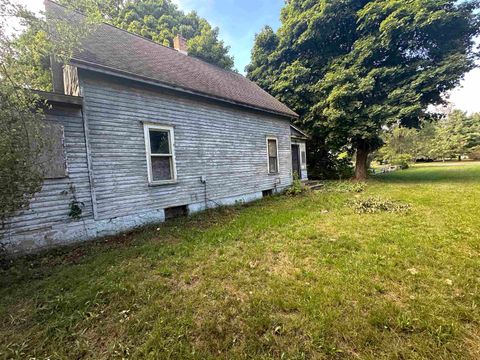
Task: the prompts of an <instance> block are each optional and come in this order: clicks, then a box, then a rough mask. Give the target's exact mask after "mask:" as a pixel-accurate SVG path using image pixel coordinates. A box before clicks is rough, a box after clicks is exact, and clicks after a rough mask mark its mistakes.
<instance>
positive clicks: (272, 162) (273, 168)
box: [267, 138, 278, 174]
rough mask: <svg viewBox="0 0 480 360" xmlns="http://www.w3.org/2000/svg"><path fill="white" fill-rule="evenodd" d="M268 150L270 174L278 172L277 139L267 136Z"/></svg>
mask: <svg viewBox="0 0 480 360" xmlns="http://www.w3.org/2000/svg"><path fill="white" fill-rule="evenodd" d="M267 148H268V149H267V152H268V172H269V173H270V174H276V173H278V149H277V139H275V138H267Z"/></svg>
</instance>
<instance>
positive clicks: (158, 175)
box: [152, 156, 172, 181]
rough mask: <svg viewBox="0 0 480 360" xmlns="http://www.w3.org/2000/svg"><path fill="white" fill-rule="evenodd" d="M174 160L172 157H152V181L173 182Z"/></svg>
mask: <svg viewBox="0 0 480 360" xmlns="http://www.w3.org/2000/svg"><path fill="white" fill-rule="evenodd" d="M171 161H172V158H171V157H170V156H152V180H153V181H160V180H172V167H171Z"/></svg>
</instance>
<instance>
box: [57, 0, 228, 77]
mask: <svg viewBox="0 0 480 360" xmlns="http://www.w3.org/2000/svg"><path fill="white" fill-rule="evenodd" d="M61 3H62V4H64V5H69V6H71V7H74V8H77V9H80V10H83V11H84V12H87V13H96V14H100V15H101V18H102V20H103V21H106V22H109V23H112V24H113V25H116V26H118V27H120V28H123V29H125V30H128V31H130V32H133V33H136V34H138V35H141V36H143V37H145V38H147V39H151V40H153V41H155V42H157V43H159V44H162V45H164V46H169V47H172V46H173V39H174V37H175V36H176V35H182V36H183V37H185V38H186V39H187V46H188V52H189V55H191V56H195V57H198V58H200V59H202V60H205V61H207V62H209V63H211V64H215V65H217V66H220V67H222V68H224V69H232V68H233V66H234V62H233V57H232V56H230V55H229V53H228V52H229V47H228V46H226V45H225V44H224V43H223V41H221V40H219V38H218V34H219V30H218V28H212V26H211V25H210V24H209V23H208V22H207V21H206V20H205V19H203V18H201V17H199V16H198V15H197V13H196V12H194V11H192V12H190V13H188V14H185V13H184V12H183V11H180V10H178V8H177V6H176V5H175V4H174V3H173V2H172V1H171V0H138V1H132V2H127V1H118V0H101V1H92V0H84V1H82V2H80V3H79V2H77V1H76V0H62V1H61Z"/></svg>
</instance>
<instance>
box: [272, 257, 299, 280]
mask: <svg viewBox="0 0 480 360" xmlns="http://www.w3.org/2000/svg"><path fill="white" fill-rule="evenodd" d="M263 267H265V268H266V270H267V272H268V273H269V274H270V275H276V276H280V277H282V278H286V279H294V278H295V276H296V274H298V273H299V271H300V269H298V268H296V267H295V266H294V264H293V262H292V261H291V260H290V258H289V256H288V255H287V254H286V253H283V252H281V253H272V252H270V253H269V254H268V255H267V259H266V261H265V262H264V264H263Z"/></svg>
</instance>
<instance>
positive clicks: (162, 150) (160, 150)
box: [150, 129, 170, 154]
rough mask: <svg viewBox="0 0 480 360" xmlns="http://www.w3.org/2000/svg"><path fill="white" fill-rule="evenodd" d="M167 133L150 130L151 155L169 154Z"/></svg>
mask: <svg viewBox="0 0 480 360" xmlns="http://www.w3.org/2000/svg"><path fill="white" fill-rule="evenodd" d="M168 134H169V132H168V131H162V130H154V129H150V152H151V153H152V154H170V146H169V144H168Z"/></svg>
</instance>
